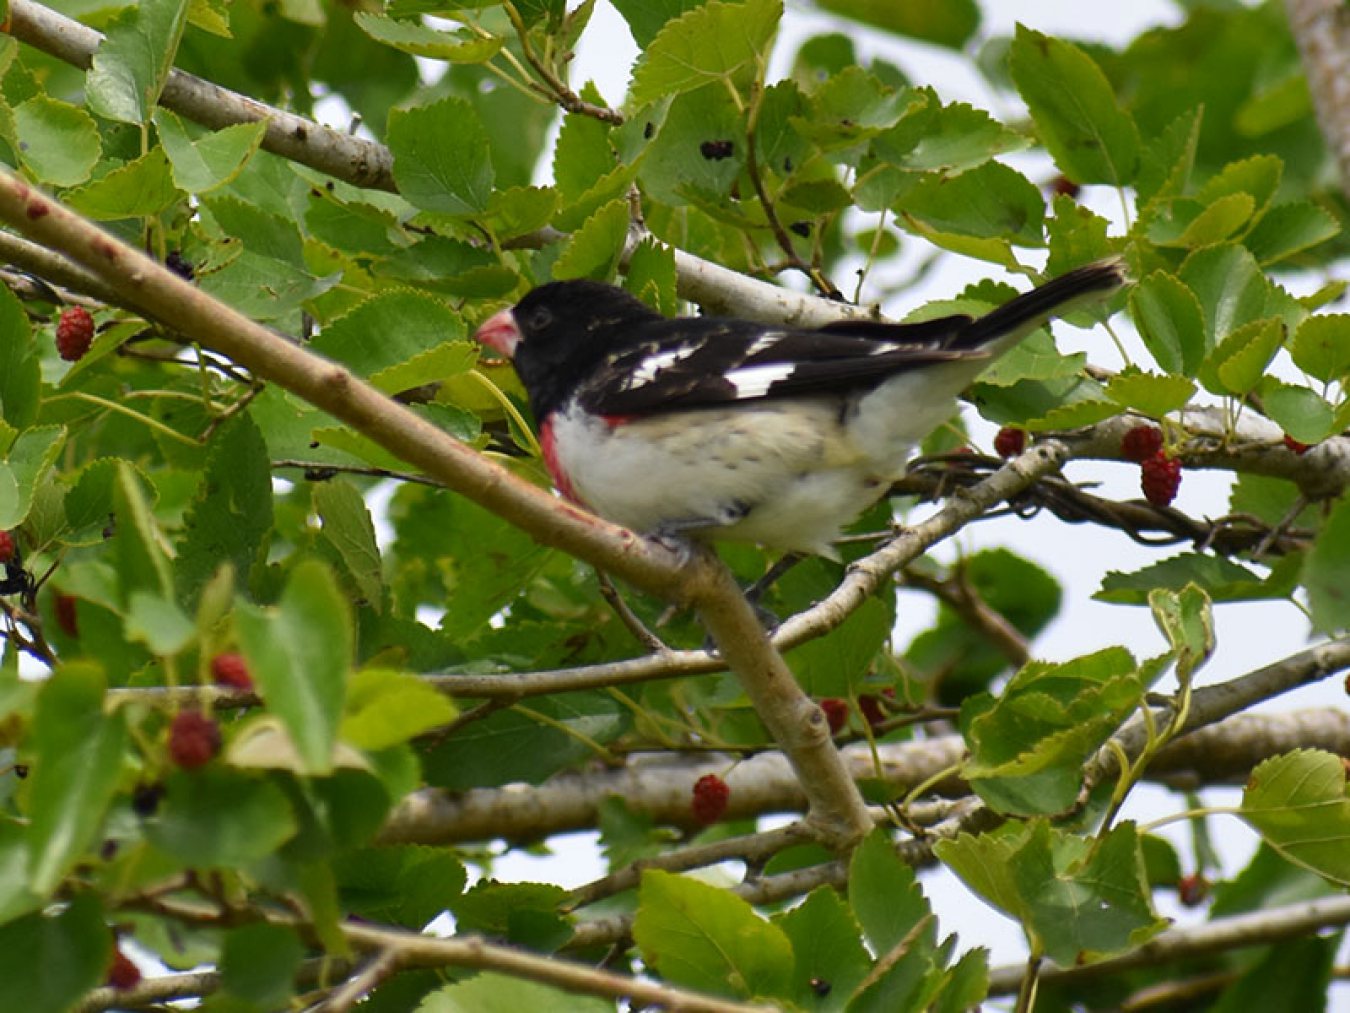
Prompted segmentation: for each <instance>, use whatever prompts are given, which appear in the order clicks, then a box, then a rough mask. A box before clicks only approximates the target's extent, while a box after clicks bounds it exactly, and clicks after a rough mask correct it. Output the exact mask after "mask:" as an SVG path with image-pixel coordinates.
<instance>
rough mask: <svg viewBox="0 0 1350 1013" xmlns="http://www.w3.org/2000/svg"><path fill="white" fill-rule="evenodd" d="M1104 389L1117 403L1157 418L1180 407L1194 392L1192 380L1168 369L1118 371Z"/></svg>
mask: <svg viewBox="0 0 1350 1013" xmlns="http://www.w3.org/2000/svg"><path fill="white" fill-rule="evenodd" d="M1106 393H1107V394H1109V395H1110V396H1111V400H1113V401H1115V402H1116V403H1117V404H1120V405H1124V406H1125V407H1126V408H1133V409H1134V410H1135V411H1138V412H1142V413H1143V414H1145V415H1147V416H1149V417H1150V418H1155V419H1160V418H1162V417H1163V416H1164V415H1166V414H1167V413H1168V412H1172V411H1176V410H1177V409H1178V408H1182V407H1184V406H1185V405H1186V404H1187V402H1189V401H1190V399H1191V396H1192V395H1193V394H1194V393H1195V384H1194V383H1192V382H1191V381H1190V380H1188V379H1186V378H1185V377H1184V376H1175V375H1173V374H1170V373H1168V374H1164V375H1162V376H1159V375H1157V374H1155V373H1118V374H1117V375H1115V376H1113V377H1111V379H1110V380H1109V381H1107V384H1106Z"/></svg>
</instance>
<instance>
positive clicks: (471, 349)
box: [370, 341, 478, 394]
mask: <svg viewBox="0 0 1350 1013" xmlns="http://www.w3.org/2000/svg"><path fill="white" fill-rule="evenodd" d="M477 361H478V349H477V347H476V346H474V345H473V344H472V343H471V342H468V341H446V342H444V343H443V344H440V345H437V346H436V347H435V348H428V349H427V350H426V351H425V352H420V353H418V354H417V355H414V356H413V357H412V358H410V359H408V360H407V361H406V362H400V363H397V364H396V365H393V366H388V367H386V368H385V369H381V370H380V371H379V372H376V373H372V374H371V376H370V383H371V386H373V387H375V388H377V389H379V390H382V391H384V392H385V393H387V394H397V393H399V392H400V391H405V390H412V389H413V388H414V387H421V386H423V385H424V384H428V383H440V382H441V381H443V380H448V379H449V378H450V377H452V376H459V375H460V374H461V373H467V372H468V371H469V370H470V369H472V368H473V366H474V363H476V362H477Z"/></svg>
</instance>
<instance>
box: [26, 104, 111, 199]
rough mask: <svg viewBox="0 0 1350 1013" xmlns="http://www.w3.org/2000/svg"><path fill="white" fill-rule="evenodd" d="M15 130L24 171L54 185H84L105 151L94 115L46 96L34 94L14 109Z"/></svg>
mask: <svg viewBox="0 0 1350 1013" xmlns="http://www.w3.org/2000/svg"><path fill="white" fill-rule="evenodd" d="M14 131H15V134H16V135H17V137H18V142H19V147H18V155H19V161H20V163H22V165H23V167H24V169H26V170H27V171H28V172H30V173H32V174H33V177H34V178H35V179H37V180H38V182H40V183H48V184H51V185H52V186H74V185H76V184H77V183H83V182H84V181H85V180H87V179H88V178H89V174H90V173H91V172H92V171H93V169H94V165H95V164H96V163H97V162H98V157H99V155H100V153H101V150H102V145H100V144H99V138H98V125H97V124H95V122H94V118H93V117H92V116H90V115H89V114H88V113H87V112H85V111H84V109H82V108H81V107H79V106H73V105H71V104H70V103H69V102H62V101H60V100H59V99H54V98H49V97H47V96H46V95H34V96H33V97H32V98H30V99H28V100H27V101H26V102H21V103H19V104H18V105H17V106H15V107H14Z"/></svg>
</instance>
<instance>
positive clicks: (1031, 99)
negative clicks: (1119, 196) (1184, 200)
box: [1008, 25, 1139, 186]
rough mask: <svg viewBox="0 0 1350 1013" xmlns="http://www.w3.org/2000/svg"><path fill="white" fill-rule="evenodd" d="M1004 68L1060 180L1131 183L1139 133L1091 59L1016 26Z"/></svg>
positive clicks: (1103, 75)
mask: <svg viewBox="0 0 1350 1013" xmlns="http://www.w3.org/2000/svg"><path fill="white" fill-rule="evenodd" d="M1008 65H1009V69H1010V70H1011V72H1012V77H1013V81H1014V82H1015V83H1016V84H1017V90H1018V92H1019V93H1020V94H1021V96H1022V98H1023V100H1024V101H1025V102H1026V104H1027V108H1028V109H1029V110H1030V111H1031V118H1032V119H1033V120H1034V121H1035V123H1036V129H1037V131H1038V132H1039V134H1040V137H1041V141H1042V143H1043V144H1044V145H1045V147H1046V149H1047V150H1048V151H1049V152H1050V155H1051V157H1052V158H1054V160H1055V164H1056V165H1058V166H1059V168H1060V171H1061V172H1063V173H1064V175H1066V176H1068V177H1069V178H1070V179H1071V180H1073V181H1074V182H1076V183H1107V184H1109V185H1111V186H1125V185H1126V184H1128V183H1130V182H1131V181H1132V180H1133V179H1134V176H1135V173H1136V171H1137V170H1138V166H1139V131H1138V129H1137V128H1136V127H1135V125H1134V120H1133V119H1131V118H1130V114H1129V113H1127V112H1126V111H1125V110H1124V109H1122V108H1121V106H1120V103H1119V102H1117V101H1116V96H1115V93H1114V92H1113V91H1112V90H1111V84H1110V82H1109V81H1108V80H1107V79H1106V75H1105V74H1103V73H1102V70H1101V68H1100V67H1098V66H1097V64H1096V63H1095V62H1094V61H1093V59H1092V57H1090V56H1088V55H1087V54H1086V53H1084V52H1083V51H1082V50H1081V49H1079V48H1078V47H1077V46H1075V45H1073V44H1072V43H1068V42H1064V41H1062V40H1060V39H1053V38H1050V37H1049V36H1046V35H1042V34H1041V33H1040V32H1036V31H1032V30H1031V29H1029V28H1026V27H1024V26H1022V25H1018V26H1017V34H1016V36H1015V37H1014V39H1013V43H1012V49H1011V51H1010V53H1009V57H1008Z"/></svg>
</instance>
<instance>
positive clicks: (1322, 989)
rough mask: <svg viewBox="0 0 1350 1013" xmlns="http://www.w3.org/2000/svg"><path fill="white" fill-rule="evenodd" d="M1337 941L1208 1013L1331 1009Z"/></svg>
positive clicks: (1270, 956)
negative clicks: (1333, 966)
mask: <svg viewBox="0 0 1350 1013" xmlns="http://www.w3.org/2000/svg"><path fill="white" fill-rule="evenodd" d="M1300 80H1301V78H1300ZM1340 941H1341V940H1340V933H1333V934H1328V935H1310V936H1305V937H1303V938H1297V937H1296V938H1293V939H1286V940H1284V941H1282V942H1277V943H1275V944H1274V945H1272V946H1269V947H1264V948H1263V951H1260V952H1262V953H1263V955H1262V956H1261V959H1260V960H1259V961H1257V962H1256V963H1254V964H1252V965H1251V966H1250V967H1249V968H1246V969H1245V970H1244V971H1243V973H1242V974H1241V975H1240V977H1238V978H1237V980H1235V981H1232V982H1231V983H1230V984H1228V985H1226V986H1225V987H1224V990H1223V993H1222V995H1220V996H1218V997H1217V998H1216V1001H1215V1002H1214V1003H1213V1004H1211V1005H1210V1007H1209V1010H1210V1013H1247V1011H1249V1010H1254V1009H1281V1008H1283V1009H1299V1010H1317V1009H1322V1010H1325V1009H1330V1008H1331V1003H1330V1002H1328V1000H1329V999H1330V997H1331V996H1333V995H1335V992H1336V990H1334V989H1333V988H1332V982H1333V980H1334V979H1333V977H1332V965H1333V963H1334V962H1335V957H1336V950H1337V948H1338V947H1339V946H1340ZM1332 1001H1333V1002H1334V1000H1332Z"/></svg>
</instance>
